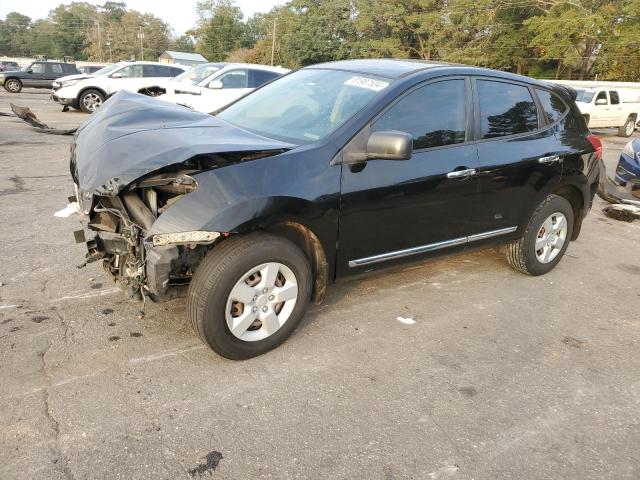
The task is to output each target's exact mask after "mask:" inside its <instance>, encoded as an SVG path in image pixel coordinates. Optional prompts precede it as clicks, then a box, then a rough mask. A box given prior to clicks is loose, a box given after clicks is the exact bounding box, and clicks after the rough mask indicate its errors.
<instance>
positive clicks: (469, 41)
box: [0, 0, 640, 81]
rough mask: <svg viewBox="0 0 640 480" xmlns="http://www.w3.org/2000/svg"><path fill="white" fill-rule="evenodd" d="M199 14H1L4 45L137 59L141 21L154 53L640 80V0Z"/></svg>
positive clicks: (122, 10) (343, 0)
mask: <svg viewBox="0 0 640 480" xmlns="http://www.w3.org/2000/svg"><path fill="white" fill-rule="evenodd" d="M196 13H197V23H196V25H195V26H194V28H193V29H191V30H189V31H188V32H186V34H185V35H182V36H180V37H172V32H171V29H170V27H169V25H167V24H166V23H165V22H163V21H162V20H160V19H158V18H157V17H155V16H153V15H150V14H141V13H139V12H135V11H133V10H128V9H127V8H126V5H125V4H124V3H120V2H106V3H105V4H104V5H103V6H101V7H94V6H92V5H89V4H86V3H72V4H70V5H68V6H63V5H61V6H59V7H57V8H56V9H54V10H52V11H51V13H50V15H49V17H48V18H47V19H46V20H38V21H35V22H31V20H30V19H28V17H24V16H21V15H20V14H17V13H11V14H9V15H7V18H6V19H5V20H4V22H2V21H0V54H5V55H6V54H16V53H17V52H16V49H17V50H20V49H22V50H23V51H25V52H26V51H27V50H28V52H29V53H27V55H33V54H35V53H41V54H47V53H50V54H52V55H57V56H61V55H72V56H75V57H76V58H88V59H91V60H98V59H99V57H100V58H102V59H106V57H109V58H113V59H114V60H115V59H119V58H130V57H131V55H136V54H137V52H138V51H139V43H138V42H139V39H138V37H137V35H138V33H139V32H140V30H141V29H142V31H143V32H144V35H145V36H144V39H143V42H144V48H145V56H146V55H147V52H148V54H149V57H148V58H152V57H155V56H157V55H158V54H159V53H161V52H162V51H163V50H165V49H167V48H171V49H175V50H180V51H193V50H195V51H197V52H199V53H201V54H202V55H204V56H205V57H206V58H207V59H208V60H210V61H224V60H230V61H245V62H255V63H271V62H272V61H273V63H274V64H277V65H282V66H285V67H289V68H297V67H300V66H304V65H309V64H313V63H318V62H325V61H331V60H342V59H349V58H365V57H396V58H415V59H422V60H436V61H447V62H457V63H465V64H471V65H480V66H486V67H490V68H497V69H501V70H508V71H513V72H516V73H521V74H526V75H530V76H534V77H539V78H572V79H591V78H595V77H596V76H597V78H600V79H611V80H620V81H640V0H289V1H288V2H286V3H283V4H282V5H280V6H277V7H274V8H273V9H272V10H271V11H269V12H267V13H258V14H255V15H253V16H251V17H249V18H244V17H243V14H242V11H241V9H240V8H239V7H238V6H237V4H236V3H235V2H234V1H233V0H202V1H200V2H198V3H197V7H196ZM17 27H19V28H17ZM16 28H17V30H15V29H16ZM11 29H14V30H11ZM11 32H14V33H11ZM21 35H22V37H21ZM9 37H11V38H16V39H15V40H13V39H9ZM5 38H7V39H9V40H5ZM21 38H22V39H21ZM107 41H108V42H109V47H110V49H111V50H110V51H107V49H106V43H105V42H107ZM8 42H9V43H8ZM3 45H4V46H8V47H6V48H8V49H9V51H6V52H5V51H1V49H2V48H3ZM12 48H13V49H14V50H12Z"/></svg>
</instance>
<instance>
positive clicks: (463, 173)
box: [447, 168, 478, 178]
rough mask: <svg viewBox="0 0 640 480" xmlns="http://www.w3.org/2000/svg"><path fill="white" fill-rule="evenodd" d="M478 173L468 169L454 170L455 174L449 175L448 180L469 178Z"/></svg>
mask: <svg viewBox="0 0 640 480" xmlns="http://www.w3.org/2000/svg"><path fill="white" fill-rule="evenodd" d="M476 173H478V171H477V170H476V169H475V168H467V169H465V170H454V171H453V172H449V173H447V178H467V177H471V176H473V175H475V174H476Z"/></svg>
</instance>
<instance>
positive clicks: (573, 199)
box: [551, 185, 584, 240]
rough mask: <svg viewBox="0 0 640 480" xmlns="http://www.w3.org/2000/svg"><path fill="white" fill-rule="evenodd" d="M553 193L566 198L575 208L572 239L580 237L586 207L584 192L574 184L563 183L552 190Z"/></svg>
mask: <svg viewBox="0 0 640 480" xmlns="http://www.w3.org/2000/svg"><path fill="white" fill-rule="evenodd" d="M551 193H552V194H553V195H558V196H559V197H563V198H565V199H566V200H567V201H568V202H569V203H570V204H571V208H572V209H573V234H572V236H571V240H575V239H576V238H578V235H579V234H580V228H581V227H582V217H583V215H582V211H583V209H584V199H583V198H582V193H581V192H580V190H579V189H578V187H575V186H573V185H562V186H561V187H558V188H556V189H555V190H553V191H552V192H551Z"/></svg>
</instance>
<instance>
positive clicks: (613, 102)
mask: <svg viewBox="0 0 640 480" xmlns="http://www.w3.org/2000/svg"><path fill="white" fill-rule="evenodd" d="M609 98H610V99H611V105H618V104H619V103H620V97H619V96H618V92H615V91H613V90H609Z"/></svg>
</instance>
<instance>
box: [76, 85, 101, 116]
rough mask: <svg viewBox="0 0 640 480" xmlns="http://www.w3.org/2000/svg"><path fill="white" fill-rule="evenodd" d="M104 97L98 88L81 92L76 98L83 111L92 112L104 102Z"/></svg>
mask: <svg viewBox="0 0 640 480" xmlns="http://www.w3.org/2000/svg"><path fill="white" fill-rule="evenodd" d="M104 100H105V97H104V95H103V93H102V92H101V91H99V90H94V89H89V90H85V91H84V92H82V95H80V98H79V99H78V104H79V105H80V108H81V109H82V111H83V112H85V113H93V112H95V111H96V110H97V109H98V108H100V107H101V106H102V104H103V103H104Z"/></svg>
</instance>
